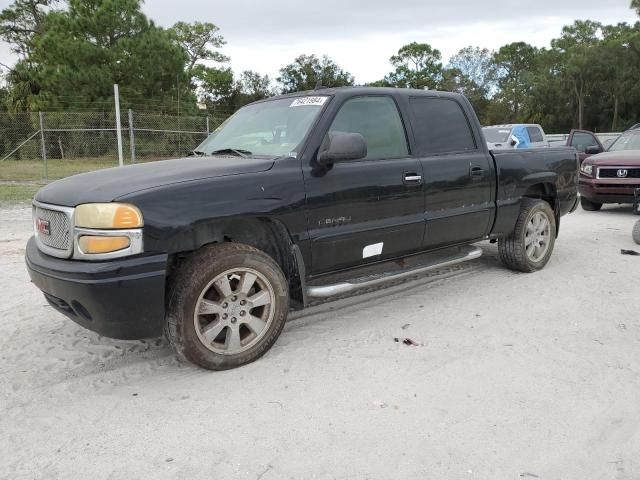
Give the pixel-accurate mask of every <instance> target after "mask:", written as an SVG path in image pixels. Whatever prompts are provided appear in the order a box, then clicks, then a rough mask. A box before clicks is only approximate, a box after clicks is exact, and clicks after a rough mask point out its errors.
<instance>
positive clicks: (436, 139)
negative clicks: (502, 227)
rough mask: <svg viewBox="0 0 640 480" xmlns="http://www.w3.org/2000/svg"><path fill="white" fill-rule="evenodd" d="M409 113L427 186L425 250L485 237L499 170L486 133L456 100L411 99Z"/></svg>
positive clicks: (427, 97) (493, 210)
mask: <svg viewBox="0 0 640 480" xmlns="http://www.w3.org/2000/svg"><path fill="white" fill-rule="evenodd" d="M409 110H410V115H411V117H412V128H413V133H414V139H415V143H416V148H417V152H416V156H417V157H418V158H419V161H420V163H421V164H422V170H423V175H424V182H425V187H424V188H425V218H426V227H425V228H426V230H425V237H424V238H425V239H424V247H425V248H437V247H441V246H446V245H451V244H455V243H462V242H465V241H468V240H476V239H479V238H481V237H483V236H485V235H486V234H487V233H488V232H489V229H490V225H491V223H492V221H493V216H494V214H495V213H494V212H495V206H494V203H493V198H494V194H493V191H494V188H495V172H494V167H493V161H492V159H491V157H490V156H489V154H488V153H487V151H486V150H485V148H483V147H482V145H481V142H482V137H481V135H480V132H479V131H478V130H477V128H476V129H474V128H473V127H472V124H471V122H470V119H469V118H468V116H467V113H466V111H465V109H464V108H463V106H462V104H461V103H460V102H459V101H458V100H457V99H455V98H451V97H435V96H416V97H411V98H410V99H409Z"/></svg>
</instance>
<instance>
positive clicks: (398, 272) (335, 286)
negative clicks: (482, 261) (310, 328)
mask: <svg viewBox="0 0 640 480" xmlns="http://www.w3.org/2000/svg"><path fill="white" fill-rule="evenodd" d="M481 255H482V249H481V248H479V247H476V246H473V245H468V246H464V247H453V248H448V249H445V250H439V251H436V252H432V253H427V254H422V255H416V256H413V257H408V258H404V259H402V260H395V261H390V262H384V263H380V264H376V265H371V266H369V267H365V268H366V270H361V272H362V273H364V272H365V271H367V270H368V271H369V272H370V273H369V274H368V275H364V276H361V277H356V278H349V279H344V280H342V281H337V282H336V283H331V284H327V285H314V284H313V282H310V284H309V285H307V289H306V294H307V296H308V297H313V298H326V297H333V296H335V295H340V294H343V293H348V292H352V291H354V290H358V289H361V288H368V287H372V286H374V285H379V284H382V283H385V282H390V281H393V280H399V279H402V278H405V277H411V276H413V275H418V274H421V273H424V272H428V271H430V270H435V269H437V268H442V267H448V266H450V265H455V264H457V263H462V262H466V261H468V260H474V259H476V258H478V257H480V256H481ZM350 273H351V274H352V275H353V272H350ZM342 276H343V277H344V274H342ZM333 279H334V281H335V280H338V279H337V278H336V277H333Z"/></svg>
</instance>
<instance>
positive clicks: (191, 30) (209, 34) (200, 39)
mask: <svg viewBox="0 0 640 480" xmlns="http://www.w3.org/2000/svg"><path fill="white" fill-rule="evenodd" d="M171 31H172V33H173V35H174V36H175V38H176V41H177V42H178V43H179V44H180V46H181V47H182V49H183V50H184V51H185V52H186V54H187V60H186V64H185V70H186V74H187V77H188V78H189V79H190V80H191V79H192V77H193V68H194V67H195V65H196V64H197V63H198V62H201V61H203V60H210V61H214V62H219V63H224V62H228V61H229V57H226V56H224V55H223V54H222V53H220V52H218V51H216V49H219V48H221V47H223V46H224V45H225V44H226V43H227V42H226V41H225V40H224V37H223V36H222V35H221V34H220V33H219V32H220V29H219V28H218V27H217V26H216V25H214V24H213V23H202V22H193V23H186V22H178V23H176V24H175V25H174V26H173V27H172V28H171Z"/></svg>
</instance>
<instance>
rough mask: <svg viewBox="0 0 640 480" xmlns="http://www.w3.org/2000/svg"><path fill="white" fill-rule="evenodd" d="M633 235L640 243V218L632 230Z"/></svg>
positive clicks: (635, 240)
mask: <svg viewBox="0 0 640 480" xmlns="http://www.w3.org/2000/svg"><path fill="white" fill-rule="evenodd" d="M631 236H632V237H633V241H634V242H636V243H637V244H638V245H640V220H638V221H637V222H636V224H635V225H634V226H633V232H631Z"/></svg>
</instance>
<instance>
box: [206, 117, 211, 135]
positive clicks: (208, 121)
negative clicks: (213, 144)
mask: <svg viewBox="0 0 640 480" xmlns="http://www.w3.org/2000/svg"><path fill="white" fill-rule="evenodd" d="M210 131H211V130H209V114H208V113H207V137H208V136H209V132H210Z"/></svg>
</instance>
